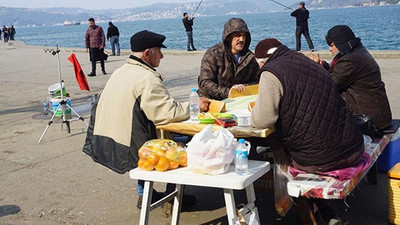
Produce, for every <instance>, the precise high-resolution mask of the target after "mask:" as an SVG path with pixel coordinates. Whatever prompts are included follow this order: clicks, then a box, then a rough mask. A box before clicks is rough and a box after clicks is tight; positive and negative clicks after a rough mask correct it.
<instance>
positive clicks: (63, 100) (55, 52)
mask: <svg viewBox="0 0 400 225" xmlns="http://www.w3.org/2000/svg"><path fill="white" fill-rule="evenodd" d="M45 52H49V53H51V54H52V55H57V66H58V76H59V80H60V94H61V101H60V103H59V104H58V107H57V109H56V110H54V113H53V116H52V117H51V119H50V121H49V122H48V123H47V126H46V129H44V131H43V133H42V136H40V138H39V141H38V144H39V143H40V142H41V141H42V139H43V137H44V135H45V134H46V132H47V130H48V129H49V127H50V125H51V124H52V123H53V119H54V117H55V116H56V113H57V112H58V110H59V109H60V107H61V111H62V115H61V118H62V123H61V129H62V126H63V124H64V123H65V125H66V126H67V131H68V133H71V126H70V123H69V122H70V121H69V120H68V118H67V115H66V113H65V110H66V109H67V107H68V108H69V109H70V110H71V112H72V113H74V114H75V115H76V116H78V119H77V120H81V121H82V122H84V123H85V124H86V125H87V126H89V124H88V123H86V121H85V119H84V118H83V117H81V116H80V115H79V114H78V113H77V112H76V111H75V110H74V109H73V108H72V107H71V106H69V105H68V104H67V99H66V97H65V96H64V90H63V88H62V84H63V83H64V81H63V80H62V79H61V65H60V55H59V53H60V50H59V49H58V45H57V47H56V50H53V49H51V50H45Z"/></svg>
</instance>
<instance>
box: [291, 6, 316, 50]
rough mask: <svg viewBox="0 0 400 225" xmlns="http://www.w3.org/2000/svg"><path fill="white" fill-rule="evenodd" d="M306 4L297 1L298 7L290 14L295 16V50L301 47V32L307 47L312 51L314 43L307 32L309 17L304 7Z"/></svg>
mask: <svg viewBox="0 0 400 225" xmlns="http://www.w3.org/2000/svg"><path fill="white" fill-rule="evenodd" d="M305 5H306V4H305V3H304V2H300V3H299V8H298V9H296V10H295V11H294V12H292V13H291V14H290V15H291V16H293V17H296V50H297V51H300V49H301V34H303V35H304V37H305V38H306V41H307V43H308V47H309V48H310V50H311V51H312V52H313V51H314V45H313V43H312V40H311V38H310V34H309V33H308V18H310V16H309V15H310V13H309V12H308V10H307V9H306V6H305Z"/></svg>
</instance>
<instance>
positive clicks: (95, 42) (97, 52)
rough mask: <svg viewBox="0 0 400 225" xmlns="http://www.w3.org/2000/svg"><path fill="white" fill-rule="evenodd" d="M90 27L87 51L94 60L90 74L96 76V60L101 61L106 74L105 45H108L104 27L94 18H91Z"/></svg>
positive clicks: (86, 40) (92, 60)
mask: <svg viewBox="0 0 400 225" xmlns="http://www.w3.org/2000/svg"><path fill="white" fill-rule="evenodd" d="M88 21H89V28H88V29H87V31H86V35H85V46H86V52H89V56H90V61H91V62H92V72H91V73H89V74H88V76H90V77H92V76H96V61H100V65H101V72H102V73H103V75H106V74H107V73H106V69H105V65H104V58H105V57H104V55H105V54H104V46H105V45H106V41H105V36H104V31H103V28H101V27H100V26H97V25H96V23H95V21H94V19H93V18H89V20H88Z"/></svg>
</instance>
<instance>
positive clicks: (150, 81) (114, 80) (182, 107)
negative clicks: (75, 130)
mask: <svg viewBox="0 0 400 225" xmlns="http://www.w3.org/2000/svg"><path fill="white" fill-rule="evenodd" d="M164 40H165V36H164V35H160V34H156V33H153V32H150V31H147V30H143V31H140V32H138V33H136V34H134V35H133V36H132V37H131V39H130V43H131V50H132V53H131V55H130V56H129V58H128V59H127V60H126V63H125V64H124V65H123V66H122V67H120V68H118V69H117V70H115V72H114V73H113V74H112V75H111V77H110V79H109V80H108V81H107V84H106V86H105V87H104V90H103V92H102V93H101V94H100V95H99V96H100V97H99V98H98V99H97V100H96V102H95V104H94V105H93V107H92V113H91V117H90V125H89V128H88V132H87V136H86V142H85V145H84V146H83V151H84V152H85V153H86V154H88V155H90V156H91V157H92V159H93V160H94V161H95V162H98V163H100V164H102V165H104V166H106V167H108V168H110V169H111V170H113V171H115V172H117V173H120V174H123V173H125V172H127V171H129V170H131V169H133V168H136V167H137V166H138V165H137V163H138V160H139V157H138V150H139V148H140V147H141V146H142V145H143V144H144V143H145V142H146V141H148V140H151V139H156V138H157V134H156V125H160V124H167V123H173V122H178V121H183V120H187V119H189V103H188V102H182V103H181V102H176V101H175V100H174V98H173V97H171V96H170V94H169V92H168V90H167V89H166V88H165V87H164V84H163V79H162V77H161V74H159V73H157V72H156V69H155V68H156V67H158V65H159V64H160V61H161V59H162V58H163V57H164V56H163V54H162V52H161V48H166V47H165V45H164V44H163V42H164ZM208 102H209V100H208V99H205V98H200V102H199V103H200V108H201V110H202V111H204V110H207V109H208ZM140 185H141V183H140V182H139V185H138V195H139V196H140V195H141V194H142V193H140V191H141V190H139V189H140V188H141V186H140ZM159 197H161V196H160V193H158V192H155V194H153V199H157V198H159ZM140 206H141V197H139V199H138V207H139V208H140Z"/></svg>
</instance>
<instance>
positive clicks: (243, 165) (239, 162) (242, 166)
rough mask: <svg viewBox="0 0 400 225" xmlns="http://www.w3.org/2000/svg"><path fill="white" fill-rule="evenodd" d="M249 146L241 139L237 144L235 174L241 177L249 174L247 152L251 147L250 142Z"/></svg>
mask: <svg viewBox="0 0 400 225" xmlns="http://www.w3.org/2000/svg"><path fill="white" fill-rule="evenodd" d="M247 144H248V145H249V146H246V143H245V141H244V139H239V142H238V143H237V144H236V152H235V172H236V173H237V174H239V175H243V174H246V173H247V167H248V166H247V151H248V148H249V147H250V144H249V143H248V142H247Z"/></svg>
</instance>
